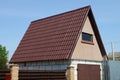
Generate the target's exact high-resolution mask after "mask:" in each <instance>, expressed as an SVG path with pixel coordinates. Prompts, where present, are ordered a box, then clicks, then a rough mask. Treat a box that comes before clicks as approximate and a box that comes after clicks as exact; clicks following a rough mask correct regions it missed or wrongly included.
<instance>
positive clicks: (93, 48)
mask: <svg viewBox="0 0 120 80" xmlns="http://www.w3.org/2000/svg"><path fill="white" fill-rule="evenodd" d="M82 32H84V33H88V34H92V38H93V43H87V42H82ZM82 32H81V34H80V36H79V39H78V42H77V44H76V47H75V49H74V52H73V55H72V59H81V60H96V61H102V60H103V57H102V53H101V51H100V48H99V45H98V42H97V39H96V36H95V33H94V31H93V28H92V25H91V23H90V19H89V17H87V18H86V21H85V24H84V26H83V29H82Z"/></svg>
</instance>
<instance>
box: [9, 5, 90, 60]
mask: <svg viewBox="0 0 120 80" xmlns="http://www.w3.org/2000/svg"><path fill="white" fill-rule="evenodd" d="M89 11H91V8H90V6H87V7H83V8H80V9H77V10H73V11H69V12H66V13H62V14H58V15H55V16H51V17H48V18H44V19H40V20H36V21H33V22H32V23H31V24H30V26H29V28H28V30H27V32H26V33H25V35H24V37H23V39H22V40H21V42H20V44H19V46H18V48H17V49H16V51H15V53H14V55H13V57H12V58H11V61H10V62H30V61H41V60H64V59H70V58H71V55H72V53H73V50H74V48H75V45H76V42H77V40H78V37H79V34H80V32H81V29H82V27H83V24H84V22H85V20H86V17H87V15H88V13H89Z"/></svg>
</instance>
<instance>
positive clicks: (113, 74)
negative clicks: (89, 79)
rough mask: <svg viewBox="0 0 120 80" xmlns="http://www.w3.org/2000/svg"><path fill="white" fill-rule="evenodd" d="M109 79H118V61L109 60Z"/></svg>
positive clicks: (119, 70)
mask: <svg viewBox="0 0 120 80" xmlns="http://www.w3.org/2000/svg"><path fill="white" fill-rule="evenodd" d="M109 68H110V80H120V61H109Z"/></svg>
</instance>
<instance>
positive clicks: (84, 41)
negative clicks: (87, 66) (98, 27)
mask: <svg viewBox="0 0 120 80" xmlns="http://www.w3.org/2000/svg"><path fill="white" fill-rule="evenodd" d="M83 34H85V35H87V36H90V38H91V39H90V40H87V39H86V40H85V39H83ZM81 42H82V43H86V44H94V43H93V34H89V33H86V32H82V41H81Z"/></svg>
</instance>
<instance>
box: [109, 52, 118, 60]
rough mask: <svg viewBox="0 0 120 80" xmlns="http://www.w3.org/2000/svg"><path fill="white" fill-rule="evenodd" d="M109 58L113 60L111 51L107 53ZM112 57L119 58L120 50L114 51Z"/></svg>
mask: <svg viewBox="0 0 120 80" xmlns="http://www.w3.org/2000/svg"><path fill="white" fill-rule="evenodd" d="M108 58H109V60H113V53H109V54H108ZM114 58H115V60H116V61H119V60H120V52H114Z"/></svg>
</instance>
